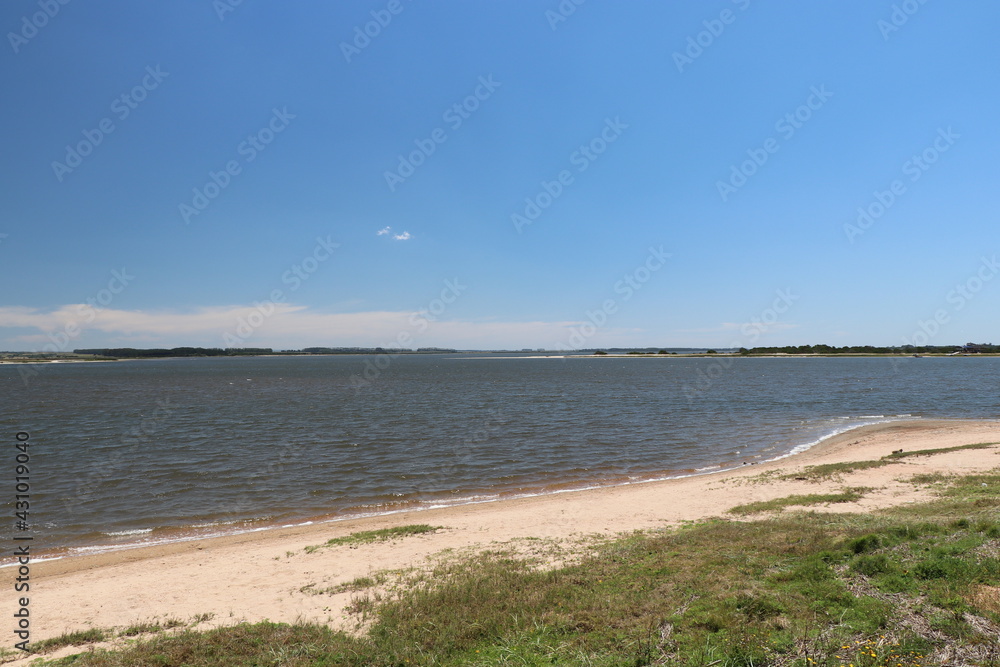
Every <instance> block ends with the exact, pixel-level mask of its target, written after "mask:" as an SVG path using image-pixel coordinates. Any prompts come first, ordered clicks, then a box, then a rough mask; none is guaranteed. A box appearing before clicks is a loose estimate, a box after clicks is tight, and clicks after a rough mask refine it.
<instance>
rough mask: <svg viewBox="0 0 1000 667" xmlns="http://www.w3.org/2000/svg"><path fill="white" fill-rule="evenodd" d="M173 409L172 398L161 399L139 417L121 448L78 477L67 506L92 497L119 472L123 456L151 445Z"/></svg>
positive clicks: (123, 440)
mask: <svg viewBox="0 0 1000 667" xmlns="http://www.w3.org/2000/svg"><path fill="white" fill-rule="evenodd" d="M174 410H175V408H174V406H172V405H171V404H170V399H169V398H165V399H158V400H157V401H156V409H155V410H153V411H152V412H151V413H150V414H149V416H148V417H144V418H143V419H141V420H139V422H138V423H136V424H135V425H134V426H132V428H130V429H129V430H128V431H126V432H125V433H123V434H122V437H121V441H120V443H121V445H122V447H121V448H119V449H117V450H116V451H115V452H114V453H112V454H111V455H110V456H109V457H108V458H107V460H106V461H104V462H102V464H101V466H100V467H99V469H98V470H97V471H95V472H92V473H90V474H89V475H87V476H86V477H85V478H83V479H78V481H77V484H76V493H75V495H74V496H73V497H72V498H67V499H66V501H65V506H66V509H72V508H73V506H74V505H76V504H77V503H79V502H81V501H86V500H90V499H91V496H92V495H93V493H94V491H96V490H97V487H98V486H100V485H101V483H102V482H104V481H105V480H107V479H109V478H111V477H112V476H117V475H119V474H120V470H119V468H120V466H121V465H122V463H123V461H124V459H125V458H126V457H127V456H129V455H131V454H134V453H135V452H136V451H138V450H139V448H140V447H142V446H148V445H149V444H150V441H151V439H152V438H153V436H155V435H156V434H157V433H160V432H161V431H162V430H163V428H164V424H165V422H167V421H168V419H169V417H171V416H172V415H173V413H174ZM126 447H127V449H126Z"/></svg>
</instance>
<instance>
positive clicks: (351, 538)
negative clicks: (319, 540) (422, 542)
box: [305, 523, 443, 553]
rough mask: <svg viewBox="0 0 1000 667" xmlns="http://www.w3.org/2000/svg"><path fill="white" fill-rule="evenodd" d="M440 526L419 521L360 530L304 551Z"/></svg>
mask: <svg viewBox="0 0 1000 667" xmlns="http://www.w3.org/2000/svg"><path fill="white" fill-rule="evenodd" d="M441 528H443V526H429V525H427V524H425V523H421V524H411V525H408V526H396V527H395V528H382V529H380V530H362V531H359V532H357V533H351V534H350V535H345V536H343V537H335V538H333V539H331V540H327V541H326V543H324V544H317V545H313V546H308V547H306V548H305V550H306V553H313V552H315V551H318V550H319V549H325V548H327V547H336V546H341V545H344V544H353V545H357V544H368V543H371V542H385V541H387V540H395V539H399V538H402V537H407V536H409V535H419V534H421V533H433V532H434V531H435V530H440V529H441Z"/></svg>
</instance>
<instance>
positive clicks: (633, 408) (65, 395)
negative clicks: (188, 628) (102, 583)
mask: <svg viewBox="0 0 1000 667" xmlns="http://www.w3.org/2000/svg"><path fill="white" fill-rule="evenodd" d="M374 361H376V358H375V357H372V356H367V357H366V356H353V355H352V356H347V355H344V356H314V357H259V358H201V359H164V360H149V361H126V362H113V363H87V364H82V363H81V364H70V363H64V364H45V365H43V366H36V368H37V369H38V375H37V376H35V377H34V378H32V379H31V380H30V382H28V383H27V384H26V383H25V382H24V381H23V380H22V378H21V375H20V373H19V371H18V367H17V366H16V365H0V405H2V406H3V413H2V419H3V424H4V426H3V433H4V438H5V439H6V440H7V441H8V445H9V446H8V447H7V452H8V454H7V458H8V464H9V466H10V468H9V469H10V470H11V471H12V470H13V466H14V453H15V452H14V449H13V442H14V436H15V434H16V433H17V432H18V431H26V432H28V433H29V434H30V437H31V439H30V442H31V448H30V452H31V457H32V460H31V486H32V508H31V511H32V514H31V518H32V522H31V523H32V528H33V533H32V534H33V535H34V536H35V542H34V544H35V545H36V551H37V550H44V551H49V552H53V553H68V554H78V553H87V552H90V551H94V550H106V549H109V548H122V547H124V546H130V545H135V544H143V543H151V542H161V541H166V540H175V539H185V538H190V537H193V536H202V535H208V534H220V533H226V532H236V531H243V530H257V529H263V528H266V527H268V526H274V525H287V524H294V523H301V522H304V521H309V520H320V519H335V518H341V517H349V516H358V515H362V514H371V513H384V512H392V511H397V510H401V509H414V508H427V507H434V506H440V505H446V504H456V503H468V502H480V501H488V500H493V499H497V498H503V497H512V496H518V495H526V494H537V493H553V492H558V491H562V490H566V489H575V488H585V487H588V486H596V485H606V484H620V483H629V482H638V481H641V480H648V479H659V478H665V477H672V476H679V475H690V474H698V473H701V472H708V471H713V470H718V469H720V468H727V467H736V466H740V465H743V464H744V463H753V462H760V461H764V460H768V459H773V458H776V457H779V456H784V455H787V454H789V453H791V452H793V451H798V450H801V449H803V448H806V447H808V446H810V445H812V444H815V443H816V442H817V441H819V440H821V439H822V438H825V437H828V436H830V435H832V434H835V433H839V432H843V431H844V430H847V429H849V428H852V427H856V426H860V425H864V424H870V423H875V422H880V421H886V420H890V419H920V418H930V417H936V418H990V419H996V418H1000V358H976V357H952V358H921V359H913V358H906V359H899V360H896V361H895V362H891V361H889V360H888V359H884V358H843V359H836V358H745V359H744V358H735V359H723V358H717V359H712V358H570V359H561V358H519V357H516V356H511V355H506V356H505V355H488V354H475V355H472V354H451V355H413V356H397V357H393V358H389V357H381V358H380V359H379V361H380V364H379V365H380V366H383V368H377V367H376V366H375V365H374V364H373V362H374ZM386 362H387V363H386ZM366 369H367V372H366ZM366 375H367V379H365V376H366ZM9 498H10V500H7V499H5V502H7V503H8V504H9V505H12V500H13V498H12V495H11V494H9ZM10 509H11V514H12V513H13V508H12V507H11V508H10ZM11 523H12V522H11ZM10 530H12V528H8V531H10Z"/></svg>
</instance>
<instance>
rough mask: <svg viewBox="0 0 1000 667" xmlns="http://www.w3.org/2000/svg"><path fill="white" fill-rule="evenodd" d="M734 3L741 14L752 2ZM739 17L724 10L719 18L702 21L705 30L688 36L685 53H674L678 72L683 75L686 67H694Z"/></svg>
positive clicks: (728, 10) (738, 1) (732, 12)
mask: <svg viewBox="0 0 1000 667" xmlns="http://www.w3.org/2000/svg"><path fill="white" fill-rule="evenodd" d="M732 2H733V4H734V5H736V6H737V7H738V8H739V10H740V11H741V12H743V11H746V9H747V7H749V6H750V0H732ZM737 16H738V14H736V13H735V12H734V11H733V10H732V9H723V10H722V11H721V12H719V16H718V18H714V19H707V20H705V21H702V22H701V24H702V25H703V26H704V27H705V29H704V30H701V31H699V32H698V33H697V34H695V35H689V36H688V38H687V46H686V47H685V48H684V52H683V53H681V52H680V51H674V53H673V59H674V65H676V66H677V71H678V72H680V73H681V74H683V73H684V68H685V67H687V66H688V65H693V64H694V61H695V60H697V59H698V58H700V57H701V56H702V54H704V53H705V49H707V48H709V47H711V46H712V45H713V44H715V40H716V39H718V38H719V37H721V36H722V33H724V32H725V31H726V26H728V25H732V24H733V23H735V22H736V17H737Z"/></svg>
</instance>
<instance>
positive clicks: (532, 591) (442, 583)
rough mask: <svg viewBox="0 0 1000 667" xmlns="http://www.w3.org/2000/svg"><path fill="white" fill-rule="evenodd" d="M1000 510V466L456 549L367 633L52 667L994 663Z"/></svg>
mask: <svg viewBox="0 0 1000 667" xmlns="http://www.w3.org/2000/svg"><path fill="white" fill-rule="evenodd" d="M848 492H850V490H849V491H847V492H845V493H848ZM855 492H856V493H861V491H855ZM803 497H804V498H809V496H802V497H800V499H801V498H803ZM781 500H782V501H788V499H781ZM818 502H833V501H829V500H824V501H818ZM779 504H780V503H779ZM790 504H791V503H790V502H786V504H785V505H784V506H788V505H790ZM798 504H801V502H799V503H798ZM998 505H1000V470H996V471H994V472H991V473H987V474H980V475H970V476H965V477H956V478H953V479H950V480H948V481H947V483H946V486H944V488H943V489H942V490H941V494H940V496H939V497H937V498H936V499H935V500H933V501H931V502H927V503H923V504H911V505H905V506H900V507H896V508H892V509H887V510H883V511H880V512H875V513H865V514H823V515H822V516H820V515H817V514H814V513H809V512H804V511H803V512H783V513H781V514H778V515H775V516H772V517H770V518H767V519H764V520H757V521H735V520H722V519H714V520H708V521H701V522H692V523H689V524H687V525H685V526H684V527H682V528H679V529H672V530H660V531H653V532H648V533H641V532H637V533H634V534H630V535H627V536H623V537H620V538H618V539H616V540H611V541H607V542H602V543H597V544H595V545H594V546H593V547H592V549H591V551H590V552H589V553H588V554H587V555H586V556H585V557H583V558H582V559H580V560H579V562H574V563H572V564H569V565H566V566H563V567H556V568H544V567H540V566H539V564H538V563H537V562H533V561H532V560H531V559H525V558H520V557H517V556H514V555H512V553H513V552H511V551H504V550H502V549H501V550H494V551H486V552H481V553H479V554H476V555H472V556H469V555H456V556H454V557H452V558H447V559H442V560H440V561H438V563H437V565H436V567H435V568H434V569H433V571H431V572H429V573H426V574H422V575H420V576H419V577H416V578H415V579H414V582H415V583H413V584H412V585H409V586H405V585H404V586H399V587H394V588H393V590H392V591H387V592H384V593H378V594H367V593H365V594H361V595H359V596H358V597H356V598H354V599H353V601H352V606H351V608H350V611H351V612H352V613H354V614H356V615H358V617H359V619H360V618H364V619H367V624H366V625H365V633H364V634H363V635H360V636H352V635H348V634H345V633H341V632H334V631H332V630H330V629H328V628H326V627H323V626H320V625H315V624H308V623H297V624H293V625H288V624H276V623H258V624H253V625H251V624H239V625H235V626H232V627H226V628H220V629H215V630H210V631H207V632H194V631H190V630H184V631H182V632H179V633H177V634H174V635H170V634H161V635H159V636H156V637H154V638H152V639H149V640H146V641H137V642H134V643H132V644H130V645H128V646H125V647H123V648H120V649H116V650H113V651H111V650H100V649H98V650H94V651H91V652H86V653H81V654H79V655H77V656H72V657H69V658H63V659H61V660H58V661H56V662H54V663H49V664H57V665H74V667H76V666H79V667H96V666H101V667H111V666H118V667H126V666H128V667H132V666H139V665H164V666H167V665H177V666H180V665H187V666H190V667H207V666H209V665H212V666H215V665H228V666H233V667H236V666H240V667H244V666H249V665H264V664H267V665H288V666H299V665H301V666H304V665H331V666H332V665H345V666H355V665H356V666H359V667H360V666H362V665H364V666H375V667H389V666H404V665H438V666H456V667H457V666H458V665H543V664H558V665H592V666H595V667H605V666H607V667H610V666H611V665H692V666H693V665H698V666H701V667H710V666H719V667H735V666H749V665H796V666H801V667H810V666H816V665H821V666H823V667H834V666H837V667H839V666H841V665H844V666H846V665H851V664H853V665H855V666H856V667H861V666H866V667H867V666H874V665H879V666H889V665H891V666H896V667H898V666H905V667H910V666H917V665H920V666H924V665H944V664H949V665H951V664H955V665H959V664H960V665H978V666H980V667H996V666H997V665H1000V646H998V644H997V641H996V637H997V635H998V633H1000V596H998V592H1000V587H998V586H1000V558H998V556H1000V515H998V512H997V506H998ZM379 532H380V531H379ZM363 539H364V540H365V541H370V540H369V539H368V538H363ZM374 539H381V538H377V537H376V538H374ZM386 539H389V538H388V537H387V538H386ZM372 581H375V578H374V577H373V578H372ZM352 583H353V584H355V585H357V586H358V587H361V586H363V585H366V584H368V583H369V582H368V581H367V580H355V581H354V582H352Z"/></svg>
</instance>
